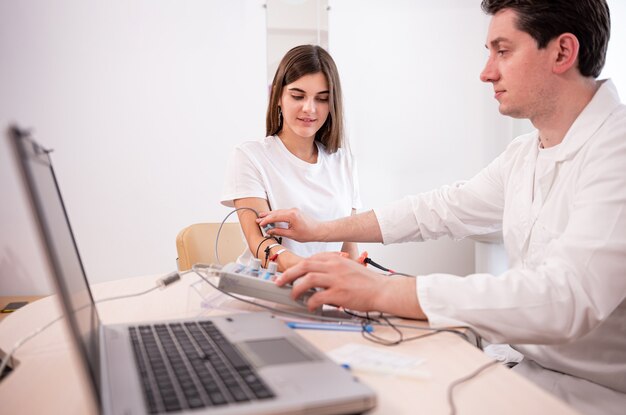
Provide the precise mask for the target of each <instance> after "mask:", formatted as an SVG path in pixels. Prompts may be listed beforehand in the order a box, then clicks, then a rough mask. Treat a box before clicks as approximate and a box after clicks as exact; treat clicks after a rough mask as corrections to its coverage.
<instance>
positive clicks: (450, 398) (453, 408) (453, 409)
mask: <svg viewBox="0 0 626 415" xmlns="http://www.w3.org/2000/svg"><path fill="white" fill-rule="evenodd" d="M497 363H500V362H499V361H497V360H491V361H489V362H488V363H486V364H484V365H482V366H480V367H479V368H478V369H476V370H474V371H473V372H472V373H470V374H468V375H466V376H463V377H462V378H459V379H457V380H455V381H454V382H452V383H451V384H450V385H448V393H447V396H448V405H450V415H456V406H455V404H454V396H453V394H454V388H456V387H457V386H459V385H460V384H461V383H464V382H467V381H468V380H470V379H473V378H475V377H476V376H478V375H479V374H480V373H482V372H483V371H484V370H486V369H487V368H490V367H491V366H495V365H496V364H497Z"/></svg>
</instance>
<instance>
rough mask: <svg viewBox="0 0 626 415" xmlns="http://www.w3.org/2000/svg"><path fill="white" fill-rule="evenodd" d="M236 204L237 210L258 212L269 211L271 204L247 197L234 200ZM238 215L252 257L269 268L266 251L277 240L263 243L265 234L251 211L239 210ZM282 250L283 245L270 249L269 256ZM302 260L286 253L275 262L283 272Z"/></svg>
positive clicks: (290, 253) (263, 200) (289, 252)
mask: <svg viewBox="0 0 626 415" xmlns="http://www.w3.org/2000/svg"><path fill="white" fill-rule="evenodd" d="M234 204H235V208H237V209H239V208H244V207H247V208H251V209H254V210H256V211H257V212H264V211H268V210H269V204H268V203H267V200H265V199H261V198H258V197H246V198H242V199H236V200H234ZM237 215H238V216H239V224H240V225H241V230H242V231H243V234H244V235H245V237H246V242H247V243H248V249H250V252H251V253H252V256H255V257H257V258H259V259H260V260H261V265H262V266H263V267H267V263H266V261H265V256H266V255H265V249H266V248H267V247H269V246H270V245H273V244H276V243H277V242H276V240H274V239H269V240H267V241H264V242H263V239H264V236H263V233H262V232H261V228H260V227H259V225H258V224H257V223H256V215H255V214H254V212H252V211H251V210H247V209H242V210H238V211H237ZM259 245H260V246H259ZM257 249H258V255H257ZM281 249H283V247H282V246H281V245H277V246H274V247H272V248H271V249H270V254H269V256H270V257H271V256H272V255H274V254H276V253H277V252H278V251H280V250H281ZM301 260H302V257H300V256H298V255H296V254H294V253H293V252H291V251H284V252H283V253H281V254H280V255H278V257H277V258H276V260H275V261H276V262H277V263H278V270H279V271H283V270H285V269H287V268H289V267H291V266H293V265H295V264H297V263H298V262H299V261H301ZM268 262H269V261H268Z"/></svg>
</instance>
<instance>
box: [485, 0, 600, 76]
mask: <svg viewBox="0 0 626 415" xmlns="http://www.w3.org/2000/svg"><path fill="white" fill-rule="evenodd" d="M481 7H482V9H483V10H484V11H485V13H487V14H491V15H494V14H496V13H498V12H499V11H500V10H504V9H511V10H513V11H515V12H516V14H517V29H519V30H521V31H523V32H526V33H528V34H529V35H530V36H532V37H533V39H535V41H536V42H537V45H538V47H539V49H542V48H545V47H546V46H547V45H548V43H549V42H550V41H551V40H552V39H555V38H556V37H558V36H560V35H561V34H563V33H571V34H573V35H574V36H576V38H577V39H578V42H579V43H580V50H579V52H578V70H579V71H580V73H581V74H582V75H583V76H593V77H594V78H597V77H598V76H599V75H600V72H601V71H602V68H603V67H604V62H605V60H606V50H607V47H608V43H609V37H610V35H611V16H610V13H609V6H608V5H607V3H606V1H605V0H483V1H482V4H481Z"/></svg>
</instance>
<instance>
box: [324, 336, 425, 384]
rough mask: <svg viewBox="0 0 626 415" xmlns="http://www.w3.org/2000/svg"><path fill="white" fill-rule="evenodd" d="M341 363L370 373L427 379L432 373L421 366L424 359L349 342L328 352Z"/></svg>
mask: <svg viewBox="0 0 626 415" xmlns="http://www.w3.org/2000/svg"><path fill="white" fill-rule="evenodd" d="M328 356H330V358H331V359H333V360H334V361H335V362H337V363H339V364H342V365H343V364H347V365H349V366H350V368H351V369H353V370H356V371H363V372H368V373H380V374H384V375H391V376H402V377H408V378H413V379H426V378H428V377H430V373H429V372H428V371H426V370H424V369H423V368H421V367H420V366H421V365H422V363H424V359H422V358H420V357H416V356H409V355H406V354H401V353H397V352H391V351H388V350H382V349H378V348H375V347H371V346H365V345H361V344H356V343H348V344H346V345H344V346H341V347H339V348H337V349H334V350H331V351H330V352H328Z"/></svg>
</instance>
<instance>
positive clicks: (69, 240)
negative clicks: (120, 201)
mask: <svg viewBox="0 0 626 415" xmlns="http://www.w3.org/2000/svg"><path fill="white" fill-rule="evenodd" d="M10 136H11V141H13V147H14V149H15V151H16V154H17V157H18V161H19V162H18V164H19V166H20V168H21V171H22V176H23V178H24V180H25V184H26V188H27V190H28V195H29V197H30V201H31V204H32V206H33V209H34V213H35V216H36V219H37V221H36V223H37V225H38V228H39V229H38V230H39V231H40V232H41V235H42V237H43V240H44V241H45V252H46V256H47V258H46V259H47V260H48V263H49V266H50V270H51V272H53V273H54V281H55V283H56V285H57V287H56V288H57V292H58V294H59V295H60V296H61V300H62V301H61V302H62V304H63V307H64V308H65V309H64V310H63V311H64V312H65V315H66V317H67V320H68V323H69V325H70V326H71V329H72V332H73V333H75V334H77V335H78V336H79V337H80V339H78V340H79V345H78V346H79V349H80V353H81V355H82V357H83V358H84V359H86V360H87V361H88V367H89V370H90V371H91V373H90V375H91V377H92V379H93V380H94V382H95V385H94V386H95V387H96V388H98V387H99V382H100V376H99V375H100V373H99V372H100V368H99V361H100V360H99V356H98V332H99V325H100V320H99V318H98V313H97V311H96V307H95V305H94V302H93V298H92V295H91V291H90V289H89V285H88V284H87V278H86V275H85V270H84V268H83V263H82V261H81V259H80V255H79V253H78V247H77V245H76V240H75V239H74V234H73V233H72V228H71V226H70V222H69V218H68V216H67V212H66V210H65V205H64V203H63V199H62V197H61V192H60V189H59V186H58V183H57V180H56V176H55V173H54V169H53V168H52V162H51V160H50V152H51V150H47V149H45V148H44V147H42V146H41V145H39V144H37V143H36V142H35V141H34V140H33V139H32V138H30V136H29V134H28V132H25V131H22V130H20V129H18V128H16V127H11V129H10ZM96 396H97V394H96Z"/></svg>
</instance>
